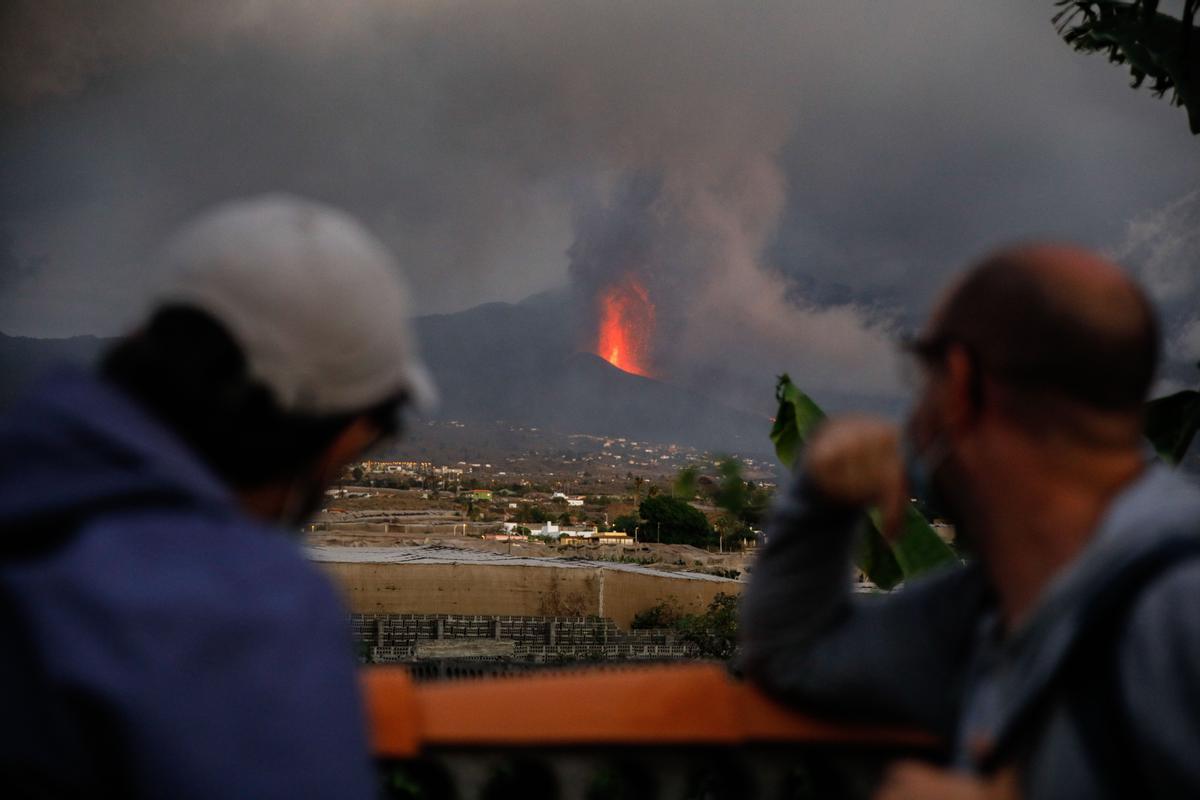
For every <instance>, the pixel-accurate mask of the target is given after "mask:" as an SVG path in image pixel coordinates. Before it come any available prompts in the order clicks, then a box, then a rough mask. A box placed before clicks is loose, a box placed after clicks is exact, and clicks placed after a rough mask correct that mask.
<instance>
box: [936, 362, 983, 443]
mask: <svg viewBox="0 0 1200 800" xmlns="http://www.w3.org/2000/svg"><path fill="white" fill-rule="evenodd" d="M944 374H945V381H944V382H943V385H944V386H945V395H944V397H943V398H942V401H943V404H944V405H943V412H944V414H945V416H944V420H945V423H946V424H947V425H949V426H950V427H951V428H956V429H961V428H962V427H964V426H969V425H972V424H973V423H974V422H975V419H976V418H977V417H978V415H979V411H980V407H981V400H982V398H980V397H979V380H980V377H981V376H980V375H979V367H978V365H977V364H976V363H975V360H974V359H973V358H972V357H971V354H970V353H969V352H968V351H967V349H966V348H965V347H963V346H961V345H951V346H950V347H949V349H947V350H946V360H945V370H944Z"/></svg>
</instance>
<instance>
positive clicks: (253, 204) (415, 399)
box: [152, 194, 437, 415]
mask: <svg viewBox="0 0 1200 800" xmlns="http://www.w3.org/2000/svg"><path fill="white" fill-rule="evenodd" d="M164 259H165V262H166V263H165V264H164V266H165V267H166V270H165V273H166V278H165V281H164V285H163V286H162V288H160V289H159V290H158V291H156V292H154V295H153V297H152V301H153V303H154V305H155V306H159V307H161V306H163V305H168V304H179V305H186V306H191V307H193V308H198V309H200V310H202V311H205V312H207V313H208V314H210V315H211V316H212V317H213V318H214V319H216V320H217V321H218V322H220V323H221V324H222V325H223V326H224V327H225V328H226V329H227V330H228V332H229V334H230V335H231V336H232V337H233V338H234V340H235V341H236V342H237V343H238V345H239V346H240V347H241V349H242V351H243V352H244V353H245V356H246V359H247V363H248V368H249V371H250V374H251V375H252V376H253V377H254V378H256V379H258V380H259V381H260V382H262V383H263V384H264V385H265V386H266V387H267V388H269V389H270V390H271V391H272V392H273V393H274V395H275V400H276V401H277V402H278V403H279V405H280V406H281V407H282V408H283V409H284V410H285V411H293V412H298V413H306V414H316V415H325V414H339V413H353V412H356V411H362V410H365V409H367V408H370V407H371V406H374V405H376V404H378V403H381V402H384V401H386V400H388V399H389V398H392V397H395V396H397V395H400V394H404V395H406V396H407V397H408V399H409V401H410V402H412V403H414V404H415V405H416V406H417V407H418V408H424V409H428V408H429V407H431V406H432V405H433V404H434V403H435V402H436V399H437V394H436V390H435V389H434V385H433V381H432V380H431V378H430V376H429V372H428V370H427V369H426V368H425V365H424V364H423V363H422V362H421V360H420V358H419V357H418V355H417V348H416V341H415V339H414V337H413V333H412V328H411V325H410V322H409V291H408V287H407V284H406V282H405V280H404V278H403V275H402V274H401V271H400V268H399V266H398V265H397V263H396V260H395V259H394V258H393V257H392V255H391V253H390V252H389V251H388V250H387V248H386V247H385V246H384V245H383V243H382V242H380V241H379V240H378V239H376V238H375V237H374V236H373V235H371V234H370V233H369V232H368V231H367V230H366V229H365V228H364V227H363V226H362V225H360V224H359V223H358V222H357V221H355V220H354V219H352V218H351V217H350V216H348V215H346V214H345V213H343V212H341V211H338V210H337V209H334V208H330V207H329V206H326V205H322V204H320V203H315V202H312V201H310V200H305V199H302V198H298V197H293V196H289V195H283V194H271V195H265V196H262V197H255V198H249V199H244V200H234V201H231V202H227V203H224V204H222V205H219V206H217V207H215V208H213V209H211V210H209V211H207V212H205V213H204V214H202V215H201V216H200V217H198V218H196V219H195V220H193V221H192V222H190V223H189V224H187V225H186V226H185V227H184V228H183V229H182V230H181V231H179V232H178V233H177V234H176V235H175V236H173V237H172V238H171V239H170V240H169V241H168V243H167V245H166V247H165V251H164Z"/></svg>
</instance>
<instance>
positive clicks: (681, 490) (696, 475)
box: [671, 466, 700, 500]
mask: <svg viewBox="0 0 1200 800" xmlns="http://www.w3.org/2000/svg"><path fill="white" fill-rule="evenodd" d="M699 481H700V470H699V468H698V467H695V466H688V467H684V468H683V469H681V470H679V474H678V475H676V476H675V485H674V486H673V487H671V491H672V493H673V494H674V495H675V496H676V497H678V498H679V499H680V500H691V499H692V498H694V497H695V496H696V491H697V490H698V489H699V487H700V484H699Z"/></svg>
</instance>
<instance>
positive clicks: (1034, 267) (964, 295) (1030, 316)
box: [923, 245, 1158, 413]
mask: <svg viewBox="0 0 1200 800" xmlns="http://www.w3.org/2000/svg"><path fill="white" fill-rule="evenodd" d="M923 338H924V339H926V340H927V341H930V342H942V343H959V344H962V345H965V346H966V347H967V348H968V349H969V351H970V352H971V353H972V354H973V355H974V357H975V358H976V359H977V360H978V361H979V366H980V368H981V370H982V371H983V372H984V373H986V374H988V375H989V376H991V377H992V378H994V379H995V380H996V381H998V382H1000V383H1002V384H1004V385H1006V386H1008V387H1010V388H1011V389H1012V390H1014V391H1015V392H1018V393H1028V394H1038V395H1047V396H1055V397H1059V398H1062V399H1066V400H1069V401H1071V402H1073V403H1077V404H1079V405H1081V406H1084V407H1087V408H1091V409H1096V410H1100V411H1106V412H1122V411H1129V412H1131V413H1137V411H1138V410H1139V409H1140V407H1141V404H1142V403H1143V401H1144V400H1145V397H1146V393H1147V392H1148V391H1149V388H1150V382H1151V380H1152V379H1153V377H1154V371H1155V367H1156V362H1157V358H1158V326H1157V323H1156V321H1155V318H1154V313H1153V311H1152V309H1151V307H1150V304H1149V302H1148V301H1147V299H1146V297H1145V295H1144V294H1143V293H1142V291H1141V290H1140V289H1139V288H1138V287H1137V285H1136V284H1134V283H1133V281H1132V280H1130V279H1129V277H1128V276H1127V275H1126V274H1125V273H1124V272H1123V271H1122V270H1121V269H1120V268H1119V267H1117V266H1116V265H1115V264H1112V263H1111V262H1109V261H1106V260H1105V259H1103V258H1101V257H1100V256H1098V255H1096V254H1094V253H1091V252H1088V251H1086V250H1082V249H1080V248H1076V247H1069V246H1062V245H1026V246H1020V247H1013V248H1009V249H1005V250H1001V251H999V252H997V253H995V254H993V255H992V256H990V257H989V258H987V259H986V260H984V261H983V262H982V263H981V264H979V265H978V266H976V267H975V268H974V269H972V270H971V271H970V272H968V273H967V275H966V276H964V278H963V279H962V280H961V281H960V282H959V283H958V284H956V285H955V286H954V287H953V288H952V289H951V290H950V291H949V293H948V294H947V296H946V298H945V299H944V301H943V302H942V304H941V306H940V307H939V309H938V310H937V312H936V313H935V314H934V317H933V319H932V320H931V323H930V327H929V330H928V331H927V332H926V334H925V336H924V337H923Z"/></svg>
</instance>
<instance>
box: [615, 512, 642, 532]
mask: <svg viewBox="0 0 1200 800" xmlns="http://www.w3.org/2000/svg"><path fill="white" fill-rule="evenodd" d="M641 524H642V521H641V520H640V519H638V518H637V517H635V516H633V515H632V514H622V515H621V516H619V517H617V518H616V519H614V520H613V524H612V528H613V530H614V531H621V532H622V533H628V534H629V535H630V536H632V535H633V532H634V530H636V529H637V527H638V526H639V525H641Z"/></svg>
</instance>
